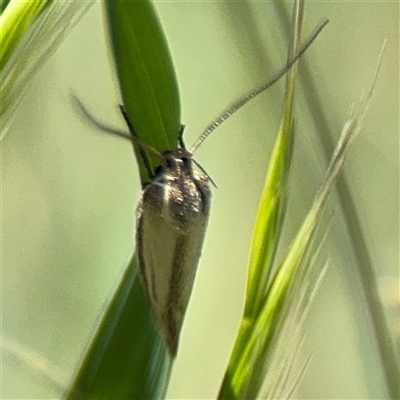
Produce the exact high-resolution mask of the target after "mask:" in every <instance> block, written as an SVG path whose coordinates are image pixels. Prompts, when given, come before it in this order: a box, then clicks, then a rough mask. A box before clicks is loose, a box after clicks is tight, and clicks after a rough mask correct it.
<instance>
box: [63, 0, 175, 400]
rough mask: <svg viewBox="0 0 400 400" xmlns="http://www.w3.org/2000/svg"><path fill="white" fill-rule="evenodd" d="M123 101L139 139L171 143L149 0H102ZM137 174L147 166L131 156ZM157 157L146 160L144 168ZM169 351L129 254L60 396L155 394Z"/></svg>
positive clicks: (168, 83) (162, 64)
mask: <svg viewBox="0 0 400 400" xmlns="http://www.w3.org/2000/svg"><path fill="white" fill-rule="evenodd" d="M106 4H107V6H106V9H107V16H108V19H109V27H110V34H111V40H112V47H113V50H114V58H115V63H116V67H117V73H118V79H119V82H120V87H121V93H122V98H123V104H124V106H125V108H126V110H127V113H128V116H129V119H130V122H131V123H132V124H133V126H134V128H135V130H136V133H137V134H138V136H139V138H140V139H141V141H142V142H144V143H146V144H147V145H150V146H152V147H154V148H155V149H157V150H158V151H160V152H163V151H165V150H167V149H171V148H175V147H177V139H178V132H179V126H180V123H179V113H180V109H179V96H178V88H177V84H176V79H175V74H174V69H173V66H172V61H171V58H170V55H169V51H168V48H167V45H166V41H165V39H164V36H163V33H162V31H161V28H160V25H159V22H158V19H157V17H156V14H155V12H154V10H153V7H152V5H151V3H150V2H147V1H141V2H135V1H130V2H129V1H128V2H127V1H109V2H107V3H106ZM138 161H139V166H140V173H141V179H142V181H143V182H144V181H148V178H149V177H148V175H147V171H146V170H145V168H144V166H143V163H142V160H141V159H140V157H139V158H138ZM156 162H157V160H153V164H152V167H154V166H155V164H156ZM169 368H170V358H169V354H168V351H167V349H166V346H165V343H164V341H163V339H162V338H161V337H160V335H159V334H158V332H157V329H156V328H155V326H154V324H153V318H152V315H151V310H150V308H149V304H148V302H147V299H146V297H145V295H144V293H143V289H142V286H141V283H140V281H139V279H137V277H136V263H135V259H134V258H133V259H132V261H131V263H130V265H129V266H128V268H127V271H126V273H125V275H124V276H123V278H122V281H121V284H120V287H119V288H118V290H117V291H116V293H115V294H114V296H113V299H112V301H111V303H110V305H109V307H108V309H107V311H106V312H105V314H104V316H103V318H102V322H101V324H100V326H99V328H98V329H97V332H96V334H95V336H94V338H93V340H92V342H91V344H90V346H89V348H88V350H87V352H86V354H85V355H84V358H83V361H82V363H81V365H80V368H79V371H78V372H77V375H76V377H75V379H74V381H73V383H72V384H71V388H70V389H69V391H68V393H67V398H68V399H73V398H76V396H81V397H82V398H93V399H94V398H118V399H132V398H140V399H146V398H148V399H155V398H160V397H162V396H163V395H164V391H165V386H166V382H167V380H168V376H169V375H168V373H169V371H170V369H169Z"/></svg>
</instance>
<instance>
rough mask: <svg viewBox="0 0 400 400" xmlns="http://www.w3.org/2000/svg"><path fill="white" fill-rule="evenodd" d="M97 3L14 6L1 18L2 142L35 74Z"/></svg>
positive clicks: (14, 3)
mask: <svg viewBox="0 0 400 400" xmlns="http://www.w3.org/2000/svg"><path fill="white" fill-rule="evenodd" d="M93 3H94V2H93V1H92V0H89V1H86V2H77V1H73V2H65V1H60V0H57V1H56V0H51V1H50V0H47V1H36V2H35V1H25V2H15V1H12V2H10V3H9V4H8V5H7V7H6V8H5V10H4V12H3V13H2V14H1V15H0V32H1V58H0V66H1V72H0V92H1V106H0V107H1V109H0V116H1V138H3V137H4V135H5V134H6V132H7V129H8V127H9V125H10V123H11V121H12V117H13V115H14V110H15V109H16V107H17V106H18V105H19V104H20V101H21V98H22V96H23V95H24V94H25V93H26V92H27V90H28V88H29V87H30V84H31V83H32V81H33V78H34V76H35V74H36V73H37V72H38V71H39V70H40V68H41V67H42V66H43V65H44V64H45V63H46V61H47V60H48V59H49V58H50V57H51V56H52V54H54V52H55V51H56V49H57V48H58V46H59V45H60V44H61V42H62V41H63V39H64V38H65V37H66V35H67V34H68V32H69V31H70V30H71V29H72V28H73V27H74V26H75V24H76V23H77V22H78V21H79V19H80V18H81V17H82V16H83V15H84V14H85V12H86V11H87V10H88V9H89V7H90V6H91V5H92V4H93Z"/></svg>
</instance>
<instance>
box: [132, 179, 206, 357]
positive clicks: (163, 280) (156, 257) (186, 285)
mask: <svg viewBox="0 0 400 400" xmlns="http://www.w3.org/2000/svg"><path fill="white" fill-rule="evenodd" d="M194 189H195V190H197V189H196V188H195V187H194ZM207 189H208V187H207ZM169 191H171V192H173V193H174V196H173V198H171V199H168V196H169V194H170V193H169ZM176 191H177V187H174V186H173V184H170V185H159V184H151V185H149V186H148V187H147V188H146V189H145V190H144V191H143V194H142V200H141V203H140V206H139V209H138V214H139V215H138V227H137V234H136V236H137V246H138V248H137V251H138V259H139V268H140V275H141V279H142V282H143V285H144V287H145V288H146V291H147V294H148V297H149V300H150V302H151V306H152V309H153V313H154V315H155V318H156V322H157V325H158V327H159V329H160V330H161V332H162V333H163V334H164V336H165V339H166V341H167V343H168V346H169V349H170V352H171V355H172V356H175V355H176V352H177V348H178V342H179V334H180V330H181V327H182V323H183V318H184V316H185V312H186V308H187V305H188V303H189V299H190V295H191V292H192V288H193V283H194V278H195V275H196V270H197V265H198V262H199V258H200V255H201V249H202V246H203V241H204V236H205V230H206V226H207V220H208V213H209V196H208V197H206V199H207V201H206V204H203V203H204V200H203V198H202V196H201V195H200V193H198V196H199V199H198V200H199V202H200V203H201V204H202V205H204V207H202V208H201V209H199V212H198V213H197V215H196V216H195V217H193V219H192V220H191V221H190V224H188V227H189V228H188V229H187V230H185V231H182V230H180V229H179V227H178V226H177V225H175V224H174V223H173V220H171V219H170V218H166V217H165V216H166V212H163V207H166V206H167V205H168V204H170V203H169V202H170V201H174V199H176ZM208 195H209V193H208ZM192 196H193V193H192Z"/></svg>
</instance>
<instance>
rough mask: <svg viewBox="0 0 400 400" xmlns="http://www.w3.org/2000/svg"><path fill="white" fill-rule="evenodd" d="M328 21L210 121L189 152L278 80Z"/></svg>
mask: <svg viewBox="0 0 400 400" xmlns="http://www.w3.org/2000/svg"><path fill="white" fill-rule="evenodd" d="M328 22H329V20H328V19H327V20H325V21H324V22H322V23H321V25H320V26H318V27H317V29H316V30H315V31H314V33H313V34H312V35H311V36H310V38H309V39H308V40H307V41H306V42H305V43H304V45H303V46H302V47H301V48H300V50H299V51H298V52H297V54H296V55H295V56H294V57H293V58H292V59H291V60H289V61H288V62H287V64H286V65H285V66H284V67H283V68H282V69H280V70H279V71H278V72H277V73H276V74H275V75H274V76H273V77H272V78H271V79H270V80H269V81H268V82H266V83H265V84H264V85H262V86H260V87H257V88H256V89H253V90H251V91H250V92H249V93H247V94H245V95H244V96H242V97H240V98H239V99H238V100H236V101H235V102H234V103H232V104H231V105H230V106H229V107H227V108H226V109H225V110H224V111H222V113H221V114H220V115H219V116H218V117H217V118H215V119H214V121H213V122H211V124H210V125H208V126H207V128H206V129H204V131H203V132H202V133H201V134H200V136H199V137H198V138H197V140H196V141H195V142H194V144H193V146H192V147H191V149H190V153H191V154H193V153H194V152H195V151H196V150H197V149H198V147H199V146H200V145H201V144H202V143H203V142H204V140H205V139H206V138H207V136H208V135H209V134H210V133H211V132H212V131H214V130H215V129H216V128H217V127H218V126H220V125H221V124H222V123H223V122H224V121H226V120H227V119H228V118H229V117H230V116H231V115H232V114H234V113H235V112H236V111H237V110H239V109H240V108H242V107H243V106H244V105H245V104H246V103H248V102H249V101H250V100H251V99H253V98H254V97H256V96H258V95H259V94H260V93H262V92H264V91H265V90H267V89H268V88H270V87H271V86H272V85H273V84H274V83H276V82H277V81H279V79H280V78H282V76H283V75H285V74H286V72H288V71H289V70H290V68H291V67H292V66H293V64H294V63H295V62H296V61H297V60H298V59H299V58H300V57H301V56H302V55H303V54H304V52H305V51H306V50H307V49H308V48H309V47H310V45H311V43H312V42H313V41H314V40H315V38H316V37H317V36H318V35H319V33H320V32H321V31H322V29H323V28H324V27H325V25H326V24H327V23H328Z"/></svg>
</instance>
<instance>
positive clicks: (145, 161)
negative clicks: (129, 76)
mask: <svg viewBox="0 0 400 400" xmlns="http://www.w3.org/2000/svg"><path fill="white" fill-rule="evenodd" d="M119 109H120V111H121V114H122V116H123V117H124V120H125V122H126V124H127V125H128V128H129V132H130V134H131V137H132V143H133V145H134V147H135V144H136V146H137V149H138V151H139V154H140V158H141V159H142V161H143V164H144V167H145V168H146V171H147V174H148V176H149V178H150V179H153V178H154V174H153V170H152V169H151V165H150V161H149V158H148V157H147V154H146V152H145V151H144V149H143V147H142V146H141V145H140V140H139V136H138V134H137V133H136V130H135V128H134V127H133V125H132V122H131V121H130V119H129V117H128V114H127V113H126V110H125V107H124V106H123V105H122V104H120V106H119Z"/></svg>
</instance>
